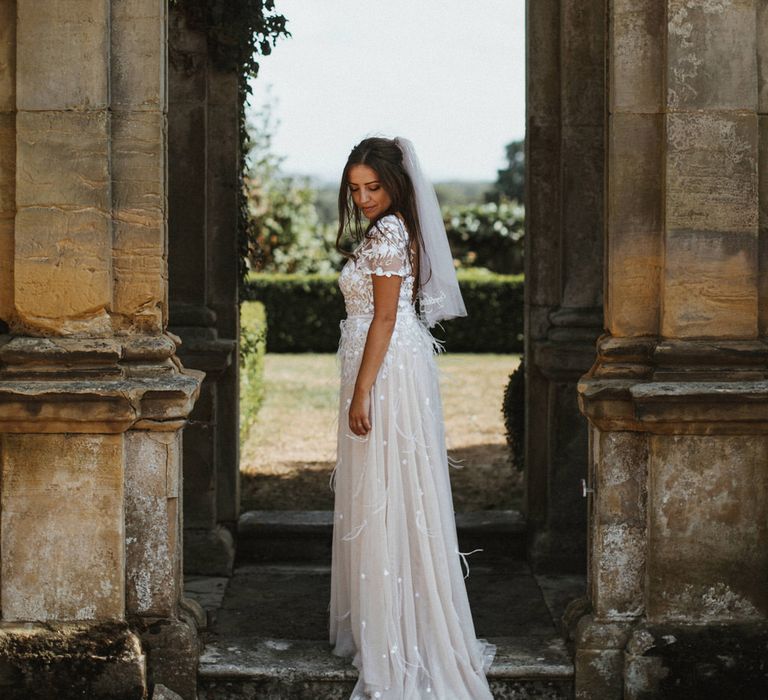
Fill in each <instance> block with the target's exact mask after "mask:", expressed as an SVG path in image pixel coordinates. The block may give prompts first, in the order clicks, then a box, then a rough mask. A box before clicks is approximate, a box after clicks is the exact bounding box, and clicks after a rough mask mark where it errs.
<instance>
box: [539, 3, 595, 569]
mask: <svg viewBox="0 0 768 700" xmlns="http://www.w3.org/2000/svg"><path fill="white" fill-rule="evenodd" d="M604 5H605V3H604V2H603V0H565V1H564V2H561V1H560V0H535V2H528V4H527V39H526V40H527V66H528V69H527V70H528V74H527V125H526V149H527V153H526V167H527V172H526V252H525V260H526V271H525V280H526V282H525V285H526V299H525V318H526V332H525V337H526V349H525V355H526V358H527V361H526V373H527V375H526V387H527V397H526V423H527V424H526V450H525V455H526V462H525V463H526V477H527V487H526V492H527V497H526V511H527V513H526V514H527V518H528V524H529V528H530V533H531V542H530V553H529V556H530V560H531V563H532V564H533V566H534V567H535V568H536V569H537V570H556V571H583V569H584V562H585V559H586V507H585V503H584V500H583V498H582V495H581V490H580V480H581V479H582V478H584V477H585V476H586V469H587V467H586V463H587V426H586V421H585V420H584V419H583V417H582V416H581V415H580V414H579V410H578V406H577V400H576V382H577V381H578V379H579V377H581V375H583V374H584V372H586V371H587V370H588V369H589V367H590V366H591V364H592V362H593V361H594V357H595V351H594V344H595V340H596V339H597V337H598V335H599V334H600V332H601V329H602V303H603V273H602V269H603V252H602V250H603V246H602V241H603V200H604V185H603V151H604V140H605V136H604V116H603V115H604V78H603V74H604V60H605V48H604V37H605V29H604V26H605V7H604Z"/></svg>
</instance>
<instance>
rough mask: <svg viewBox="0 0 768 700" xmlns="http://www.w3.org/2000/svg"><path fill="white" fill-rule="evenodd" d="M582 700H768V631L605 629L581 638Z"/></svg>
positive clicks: (581, 627)
mask: <svg viewBox="0 0 768 700" xmlns="http://www.w3.org/2000/svg"><path fill="white" fill-rule="evenodd" d="M574 665H575V687H576V698H577V699H578V700H664V699H665V698H669V700H676V699H677V698H696V700H710V699H711V700H722V699H723V698H739V700H764V699H765V698H766V697H768V624H765V623H741V624H716V623H711V624H709V625H680V624H658V625H651V624H648V623H646V622H640V623H638V624H636V625H635V626H633V623H631V622H609V621H598V620H595V619H593V617H592V616H591V615H585V616H584V617H582V618H581V620H580V621H579V624H578V631H577V634H576V654H575V659H574Z"/></svg>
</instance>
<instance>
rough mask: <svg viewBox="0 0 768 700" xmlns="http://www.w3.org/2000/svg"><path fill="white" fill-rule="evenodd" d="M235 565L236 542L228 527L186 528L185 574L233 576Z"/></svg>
mask: <svg viewBox="0 0 768 700" xmlns="http://www.w3.org/2000/svg"><path fill="white" fill-rule="evenodd" d="M234 565H235V542H234V539H233V537H232V533H231V532H230V531H229V530H228V529H227V528H225V527H223V526H221V525H218V526H216V527H215V528H214V529H213V530H198V529H191V528H190V529H186V530H184V573H185V574H195V575H198V576H231V575H232V569H233V567H234Z"/></svg>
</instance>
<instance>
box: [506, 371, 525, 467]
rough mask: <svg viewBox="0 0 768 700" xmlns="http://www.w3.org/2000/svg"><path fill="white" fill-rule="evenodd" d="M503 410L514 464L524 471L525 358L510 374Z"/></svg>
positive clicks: (508, 443)
mask: <svg viewBox="0 0 768 700" xmlns="http://www.w3.org/2000/svg"><path fill="white" fill-rule="evenodd" d="M501 410H502V413H503V414H504V427H505V429H506V433H507V445H509V449H510V452H511V453H512V464H514V465H515V467H517V469H518V470H520V471H522V469H523V467H524V466H525V358H521V359H520V364H519V365H518V366H517V368H516V369H515V371H514V372H512V374H510V375H509V381H508V382H507V386H506V388H505V389H504V404H503V406H502V409H501Z"/></svg>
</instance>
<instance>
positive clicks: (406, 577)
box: [330, 215, 495, 700]
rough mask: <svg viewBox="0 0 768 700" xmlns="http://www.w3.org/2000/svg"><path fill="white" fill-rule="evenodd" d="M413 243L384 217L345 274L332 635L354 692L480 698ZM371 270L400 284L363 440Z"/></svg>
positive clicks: (486, 653) (394, 220)
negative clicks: (357, 391)
mask: <svg viewBox="0 0 768 700" xmlns="http://www.w3.org/2000/svg"><path fill="white" fill-rule="evenodd" d="M408 251H409V248H408V234H407V232H406V230H405V227H404V225H403V224H402V223H401V222H400V219H399V218H398V217H396V216H394V215H389V216H386V217H383V218H382V219H381V220H379V222H378V224H377V226H376V227H375V228H374V229H373V231H372V235H371V234H369V237H367V238H366V239H364V240H363V242H362V243H361V244H360V245H359V246H358V248H357V250H356V251H355V256H356V257H355V259H350V260H348V261H347V263H346V264H345V266H344V268H343V270H342V272H341V275H340V277H339V286H340V288H341V291H342V294H343V296H344V302H345V305H346V310H347V318H346V319H345V320H343V321H342V322H341V340H340V343H339V352H338V358H339V365H340V374H341V390H340V399H339V422H338V459H337V463H336V467H335V469H334V473H333V476H332V482H333V484H334V488H335V504H334V527H333V557H332V569H331V601H330V642H331V644H332V645H333V646H334V649H333V653H334V654H337V655H339V656H352V657H353V660H352V663H353V664H354V665H355V666H356V667H357V669H358V671H359V680H358V682H357V684H356V686H355V689H354V692H353V694H352V699H351V700H362V699H363V698H366V699H367V698H382V699H383V700H425V699H430V700H434V699H437V700H481V699H482V700H486V699H490V698H492V695H491V692H490V690H489V687H488V682H487V680H486V677H485V671H486V670H487V669H488V667H489V666H490V664H491V661H492V660H493V656H494V653H495V647H494V646H493V645H491V644H488V643H487V642H486V641H485V640H478V639H476V637H475V630H474V624H473V622H472V615H471V612H470V608H469V603H468V600H467V594H466V587H465V584H464V575H463V569H462V560H463V559H464V555H463V554H461V553H460V552H459V549H458V545H457V539H456V523H455V519H454V514H453V503H452V499H451V486H450V482H449V478H448V460H447V454H446V448H445V433H444V426H443V415H442V405H441V400H440V390H439V384H438V373H437V365H436V363H435V358H434V354H435V352H436V351H437V350H439V345H438V343H437V341H435V340H434V338H433V337H432V335H431V334H430V332H429V330H428V329H427V327H426V326H425V325H424V323H423V322H422V321H421V320H420V319H419V318H418V316H417V315H416V312H415V308H414V305H413V303H412V301H411V299H412V298H413V285H414V276H413V273H412V263H413V261H412V259H411V255H410V254H408ZM371 275H386V276H391V275H398V276H400V277H401V278H402V282H401V286H400V296H399V300H398V309H397V320H396V323H395V328H394V331H393V333H392V337H391V339H390V342H389V346H388V349H387V353H386V356H385V358H384V360H383V362H382V364H381V367H380V369H379V372H378V375H377V378H376V381H375V383H374V385H373V389H372V391H371V430H370V432H369V433H368V434H367V435H365V436H357V435H355V434H354V433H352V431H351V430H350V428H349V423H348V411H349V406H350V403H351V401H352V393H353V389H354V385H355V380H356V378H357V371H358V368H359V366H360V361H361V359H362V355H363V349H364V347H365V341H366V336H367V332H368V327H369V325H370V322H371V318H372V317H373V283H372V280H371ZM464 564H466V561H465V560H464Z"/></svg>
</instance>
